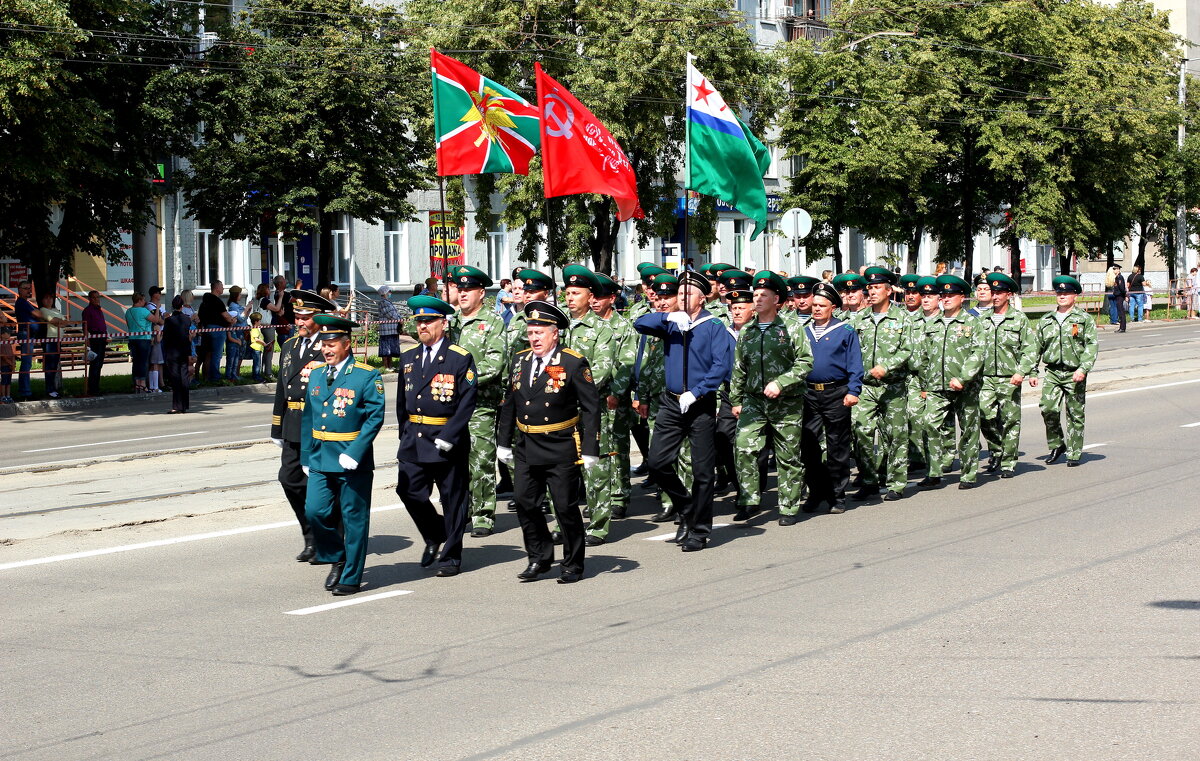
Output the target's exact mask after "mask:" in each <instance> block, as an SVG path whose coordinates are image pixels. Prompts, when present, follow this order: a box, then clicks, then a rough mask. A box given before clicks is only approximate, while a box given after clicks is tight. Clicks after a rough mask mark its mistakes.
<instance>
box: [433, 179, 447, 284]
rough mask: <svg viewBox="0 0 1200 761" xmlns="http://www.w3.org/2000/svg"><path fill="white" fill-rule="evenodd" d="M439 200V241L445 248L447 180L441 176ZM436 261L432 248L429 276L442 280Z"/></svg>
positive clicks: (439, 180)
mask: <svg viewBox="0 0 1200 761" xmlns="http://www.w3.org/2000/svg"><path fill="white" fill-rule="evenodd" d="M438 198H439V199H440V204H441V217H440V218H439V223H438V227H439V230H438V240H439V241H440V244H439V245H443V246H444V245H445V244H446V232H445V231H446V179H445V178H444V177H442V176H440V175H439V176H438ZM436 261H437V257H436V256H435V255H434V250H433V249H432V248H431V249H429V276H430V277H436V278H439V279H440V276H439V274H438V272H437V267H436V264H435V262H436Z"/></svg>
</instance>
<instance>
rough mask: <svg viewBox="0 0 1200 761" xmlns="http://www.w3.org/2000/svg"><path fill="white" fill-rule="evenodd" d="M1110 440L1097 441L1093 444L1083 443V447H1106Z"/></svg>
mask: <svg viewBox="0 0 1200 761" xmlns="http://www.w3.org/2000/svg"><path fill="white" fill-rule="evenodd" d="M1111 443H1112V442H1111V441H1098V442H1096V443H1095V444H1084V445H1083V448H1084V449H1095V448H1096V447H1106V446H1108V445H1109V444H1111Z"/></svg>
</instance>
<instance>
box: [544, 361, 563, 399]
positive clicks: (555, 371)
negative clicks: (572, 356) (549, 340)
mask: <svg viewBox="0 0 1200 761" xmlns="http://www.w3.org/2000/svg"><path fill="white" fill-rule="evenodd" d="M566 384H567V371H566V368H564V367H563V366H562V365H548V366H547V367H546V393H547V394H557V393H558V392H559V390H560V389H561V388H562V387H563V386H565V385H566Z"/></svg>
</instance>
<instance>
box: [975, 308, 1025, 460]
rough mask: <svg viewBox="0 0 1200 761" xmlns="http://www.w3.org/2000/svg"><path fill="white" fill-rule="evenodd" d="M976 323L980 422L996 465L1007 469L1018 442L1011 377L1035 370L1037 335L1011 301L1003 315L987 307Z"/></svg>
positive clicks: (1017, 406)
mask: <svg viewBox="0 0 1200 761" xmlns="http://www.w3.org/2000/svg"><path fill="white" fill-rule="evenodd" d="M996 318H999V319H998V320H997V319H996ZM979 324H980V327H981V328H982V331H983V332H982V335H981V336H980V339H981V341H980V344H981V352H982V355H983V370H982V371H981V375H982V380H983V385H982V386H981V387H980V390H979V418H980V426H981V428H982V429H983V437H984V440H985V441H987V445H988V450H989V451H990V452H991V455H992V457H993V458H999V461H1000V469H1001V470H1004V471H1011V470H1012V469H1013V468H1015V467H1016V466H1017V455H1018V453H1019V447H1020V442H1021V384H1019V383H1018V384H1016V385H1014V384H1013V383H1012V377H1013V376H1014V375H1022V376H1025V377H1029V376H1031V375H1032V374H1034V373H1035V372H1037V362H1038V342H1037V335H1036V334H1035V333H1034V331H1033V324H1032V323H1030V322H1029V318H1027V317H1026V316H1025V313H1024V312H1022V311H1021V310H1020V309H1017V308H1016V307H1014V306H1011V305H1010V306H1009V307H1008V310H1007V311H1006V312H1005V313H1004V314H1003V315H998V314H996V313H995V312H993V311H991V310H989V311H987V312H986V313H985V314H984V315H983V316H982V317H980V318H979Z"/></svg>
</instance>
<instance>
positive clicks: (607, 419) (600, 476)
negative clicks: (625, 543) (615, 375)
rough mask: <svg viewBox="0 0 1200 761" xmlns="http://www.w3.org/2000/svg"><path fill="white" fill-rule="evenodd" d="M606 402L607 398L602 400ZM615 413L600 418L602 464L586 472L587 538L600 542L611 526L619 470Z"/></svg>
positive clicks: (584, 487)
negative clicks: (596, 537) (615, 480)
mask: <svg viewBox="0 0 1200 761" xmlns="http://www.w3.org/2000/svg"><path fill="white" fill-rule="evenodd" d="M600 399H601V402H603V400H604V397H603V396H601V397H600ZM615 416H616V411H615V410H610V409H608V408H607V407H605V408H604V411H603V412H602V413H601V414H600V462H598V463H597V464H596V466H595V467H593V468H590V469H589V468H584V469H583V490H584V494H585V495H586V497H587V509H588V514H589V515H590V516H591V522H589V523H588V527H587V533H588V536H598V537H600V538H601V539H603V538H605V537H607V536H608V529H609V524H611V523H612V507H613V502H612V482H613V478H614V475H613V471H614V470H615V469H616V467H617V450H616V448H615V446H614V444H615V442H614V441H613V421H614V418H615Z"/></svg>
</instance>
